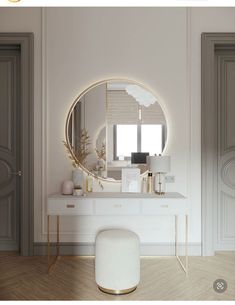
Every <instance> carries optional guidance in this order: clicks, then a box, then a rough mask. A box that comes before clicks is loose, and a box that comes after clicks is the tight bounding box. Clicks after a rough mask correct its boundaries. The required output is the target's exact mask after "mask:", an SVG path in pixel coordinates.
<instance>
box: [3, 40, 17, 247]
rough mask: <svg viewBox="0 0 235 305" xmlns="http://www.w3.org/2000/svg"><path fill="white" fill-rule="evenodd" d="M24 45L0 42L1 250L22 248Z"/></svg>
mask: <svg viewBox="0 0 235 305" xmlns="http://www.w3.org/2000/svg"><path fill="white" fill-rule="evenodd" d="M20 102H21V100H20V46H10V45H9V46H7V45H5V46H1V45H0V250H11V251H12V250H14V251H20V248H19V236H20V232H19V231H20V230H19V228H20V226H19V217H20V216H19V215H20V181H19V180H20V173H18V172H19V171H20V126H21V125H20V116H21V107H20Z"/></svg>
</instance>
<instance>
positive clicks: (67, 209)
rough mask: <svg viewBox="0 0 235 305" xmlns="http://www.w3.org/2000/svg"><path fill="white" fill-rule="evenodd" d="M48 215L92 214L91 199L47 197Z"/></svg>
mask: <svg viewBox="0 0 235 305" xmlns="http://www.w3.org/2000/svg"><path fill="white" fill-rule="evenodd" d="M47 212H48V214H49V215H93V200H92V199H73V198H68V199H52V198H51V199H48V202H47Z"/></svg>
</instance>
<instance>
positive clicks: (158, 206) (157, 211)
mask: <svg viewBox="0 0 235 305" xmlns="http://www.w3.org/2000/svg"><path fill="white" fill-rule="evenodd" d="M186 203H187V201H186V200H185V199H154V200H153V199H146V200H143V202H142V213H143V215H169V214H177V215H178V214H187V204H186Z"/></svg>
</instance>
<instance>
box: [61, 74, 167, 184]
mask: <svg viewBox="0 0 235 305" xmlns="http://www.w3.org/2000/svg"><path fill="white" fill-rule="evenodd" d="M117 81H119V82H128V83H132V84H136V85H138V86H141V87H142V88H144V89H146V90H147V91H149V92H151V93H152V94H153V96H155V97H156V99H157V102H158V103H159V105H160V106H161V108H162V111H163V113H164V116H165V118H166V123H167V126H170V124H169V121H168V116H167V115H166V114H167V111H166V108H165V106H164V105H162V104H161V102H159V101H162V100H163V99H162V98H160V97H159V96H158V95H156V93H155V92H153V90H151V89H150V88H148V87H147V86H146V85H143V84H141V83H140V82H137V81H134V80H130V79H126V78H118V77H117V78H109V79H105V80H100V81H97V82H95V83H93V84H92V85H90V86H89V87H87V88H86V89H85V90H83V91H82V93H80V94H79V95H78V96H77V97H76V99H75V100H74V102H73V104H72V106H71V107H70V109H69V112H68V114H67V119H66V124H65V141H66V143H67V145H68V150H69V152H70V154H71V156H72V157H73V159H74V160H76V162H77V164H79V167H80V168H81V169H82V170H83V171H84V172H85V173H86V174H87V175H91V176H92V177H95V178H97V179H98V180H100V181H103V182H112V183H120V182H121V180H113V179H111V178H102V177H96V176H95V175H94V174H93V173H91V172H90V171H89V170H88V169H87V168H85V167H84V166H83V165H82V164H81V163H80V162H79V160H78V159H77V157H76V155H75V154H74V152H73V149H72V147H71V143H70V141H69V120H70V117H71V115H72V112H73V109H74V107H75V106H76V104H77V103H78V102H79V100H80V99H81V98H82V97H83V96H84V95H85V94H86V93H87V92H88V91H89V90H90V89H92V88H95V87H97V86H99V85H103V84H107V83H108V82H117ZM169 138H170V137H169V127H167V138H166V143H165V147H164V150H163V151H165V149H166V147H167V145H168V141H169ZM145 174H146V172H145V173H143V174H141V177H143V176H144V175H145Z"/></svg>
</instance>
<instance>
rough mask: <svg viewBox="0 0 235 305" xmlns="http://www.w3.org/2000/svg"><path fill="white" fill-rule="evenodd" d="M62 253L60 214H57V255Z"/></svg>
mask: <svg viewBox="0 0 235 305" xmlns="http://www.w3.org/2000/svg"><path fill="white" fill-rule="evenodd" d="M59 255H60V216H59V215H58V216H57V242H56V256H57V258H58V257H59Z"/></svg>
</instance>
